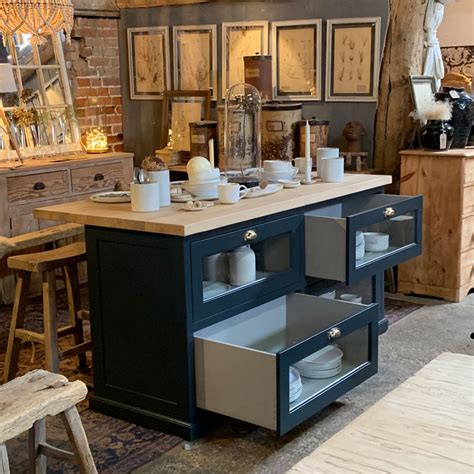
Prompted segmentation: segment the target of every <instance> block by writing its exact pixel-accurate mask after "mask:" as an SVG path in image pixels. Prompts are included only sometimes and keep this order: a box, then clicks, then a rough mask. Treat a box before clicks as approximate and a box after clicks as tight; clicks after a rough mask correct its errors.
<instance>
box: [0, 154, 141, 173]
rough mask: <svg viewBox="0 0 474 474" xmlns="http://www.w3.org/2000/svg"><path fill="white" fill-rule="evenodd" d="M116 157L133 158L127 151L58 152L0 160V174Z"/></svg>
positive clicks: (93, 161)
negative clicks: (19, 158)
mask: <svg viewBox="0 0 474 474" xmlns="http://www.w3.org/2000/svg"><path fill="white" fill-rule="evenodd" d="M117 158H133V153H127V152H110V153H100V154H87V153H74V154H64V155H61V154H58V155H56V156H51V157H49V158H26V159H25V160H24V161H23V163H20V162H19V161H1V162H0V174H2V173H11V172H12V171H25V172H29V171H35V170H43V169H44V168H45V167H48V169H53V168H55V167H56V168H60V167H61V166H64V164H65V163H72V162H80V163H81V164H84V165H93V164H94V163H95V162H98V161H100V162H101V163H103V162H104V161H109V160H110V161H113V160H114V159H117Z"/></svg>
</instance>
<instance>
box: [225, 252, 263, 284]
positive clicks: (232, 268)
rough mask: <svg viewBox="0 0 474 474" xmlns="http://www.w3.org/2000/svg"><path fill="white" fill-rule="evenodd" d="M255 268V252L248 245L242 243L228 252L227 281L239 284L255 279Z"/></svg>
mask: <svg viewBox="0 0 474 474" xmlns="http://www.w3.org/2000/svg"><path fill="white" fill-rule="evenodd" d="M256 278H257V268H256V259H255V252H254V251H253V250H252V249H251V248H250V245H243V246H242V247H238V248H236V249H235V250H233V251H232V252H229V280H230V281H229V282H230V284H231V285H235V286H240V285H245V284H247V283H251V282H252V281H255V280H256Z"/></svg>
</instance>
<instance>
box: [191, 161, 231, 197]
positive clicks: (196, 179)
mask: <svg viewBox="0 0 474 474" xmlns="http://www.w3.org/2000/svg"><path fill="white" fill-rule="evenodd" d="M186 171H187V173H188V181H185V182H184V183H183V188H184V189H185V190H186V191H188V193H190V194H192V195H193V196H198V197H206V198H214V197H215V198H216V199H217V186H218V185H219V183H220V182H222V180H221V175H220V171H219V168H212V166H211V163H210V162H209V160H208V159H207V158H204V157H203V156H195V157H194V158H191V159H190V160H189V161H188V164H187V165H186ZM224 181H225V180H224Z"/></svg>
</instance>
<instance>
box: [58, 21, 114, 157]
mask: <svg viewBox="0 0 474 474" xmlns="http://www.w3.org/2000/svg"><path fill="white" fill-rule="evenodd" d="M118 47H119V46H118V20H117V19H109V18H82V17H77V18H75V19H74V29H73V32H72V39H71V45H65V50H64V54H65V59H66V66H67V69H68V75H69V80H70V82H71V92H72V96H73V99H74V107H75V110H76V114H77V117H78V120H79V126H80V128H81V132H84V131H85V130H86V129H87V128H89V127H93V126H100V127H102V128H104V129H105V130H106V132H107V135H108V141H109V145H110V146H111V147H112V149H113V150H114V151H121V150H122V147H123V144H122V142H123V134H122V131H123V127H122V95H121V89H120V65H119V49H118Z"/></svg>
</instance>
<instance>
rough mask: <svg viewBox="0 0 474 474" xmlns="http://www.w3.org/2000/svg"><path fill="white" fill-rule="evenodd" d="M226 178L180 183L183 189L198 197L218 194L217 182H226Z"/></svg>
mask: <svg viewBox="0 0 474 474" xmlns="http://www.w3.org/2000/svg"><path fill="white" fill-rule="evenodd" d="M226 182H227V179H225V178H223V179H213V180H212V181H207V182H201V183H190V182H189V181H185V182H184V183H183V184H182V187H183V189H185V190H186V191H187V192H188V193H190V194H192V195H193V196H198V197H216V198H217V195H218V186H219V183H226Z"/></svg>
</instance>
